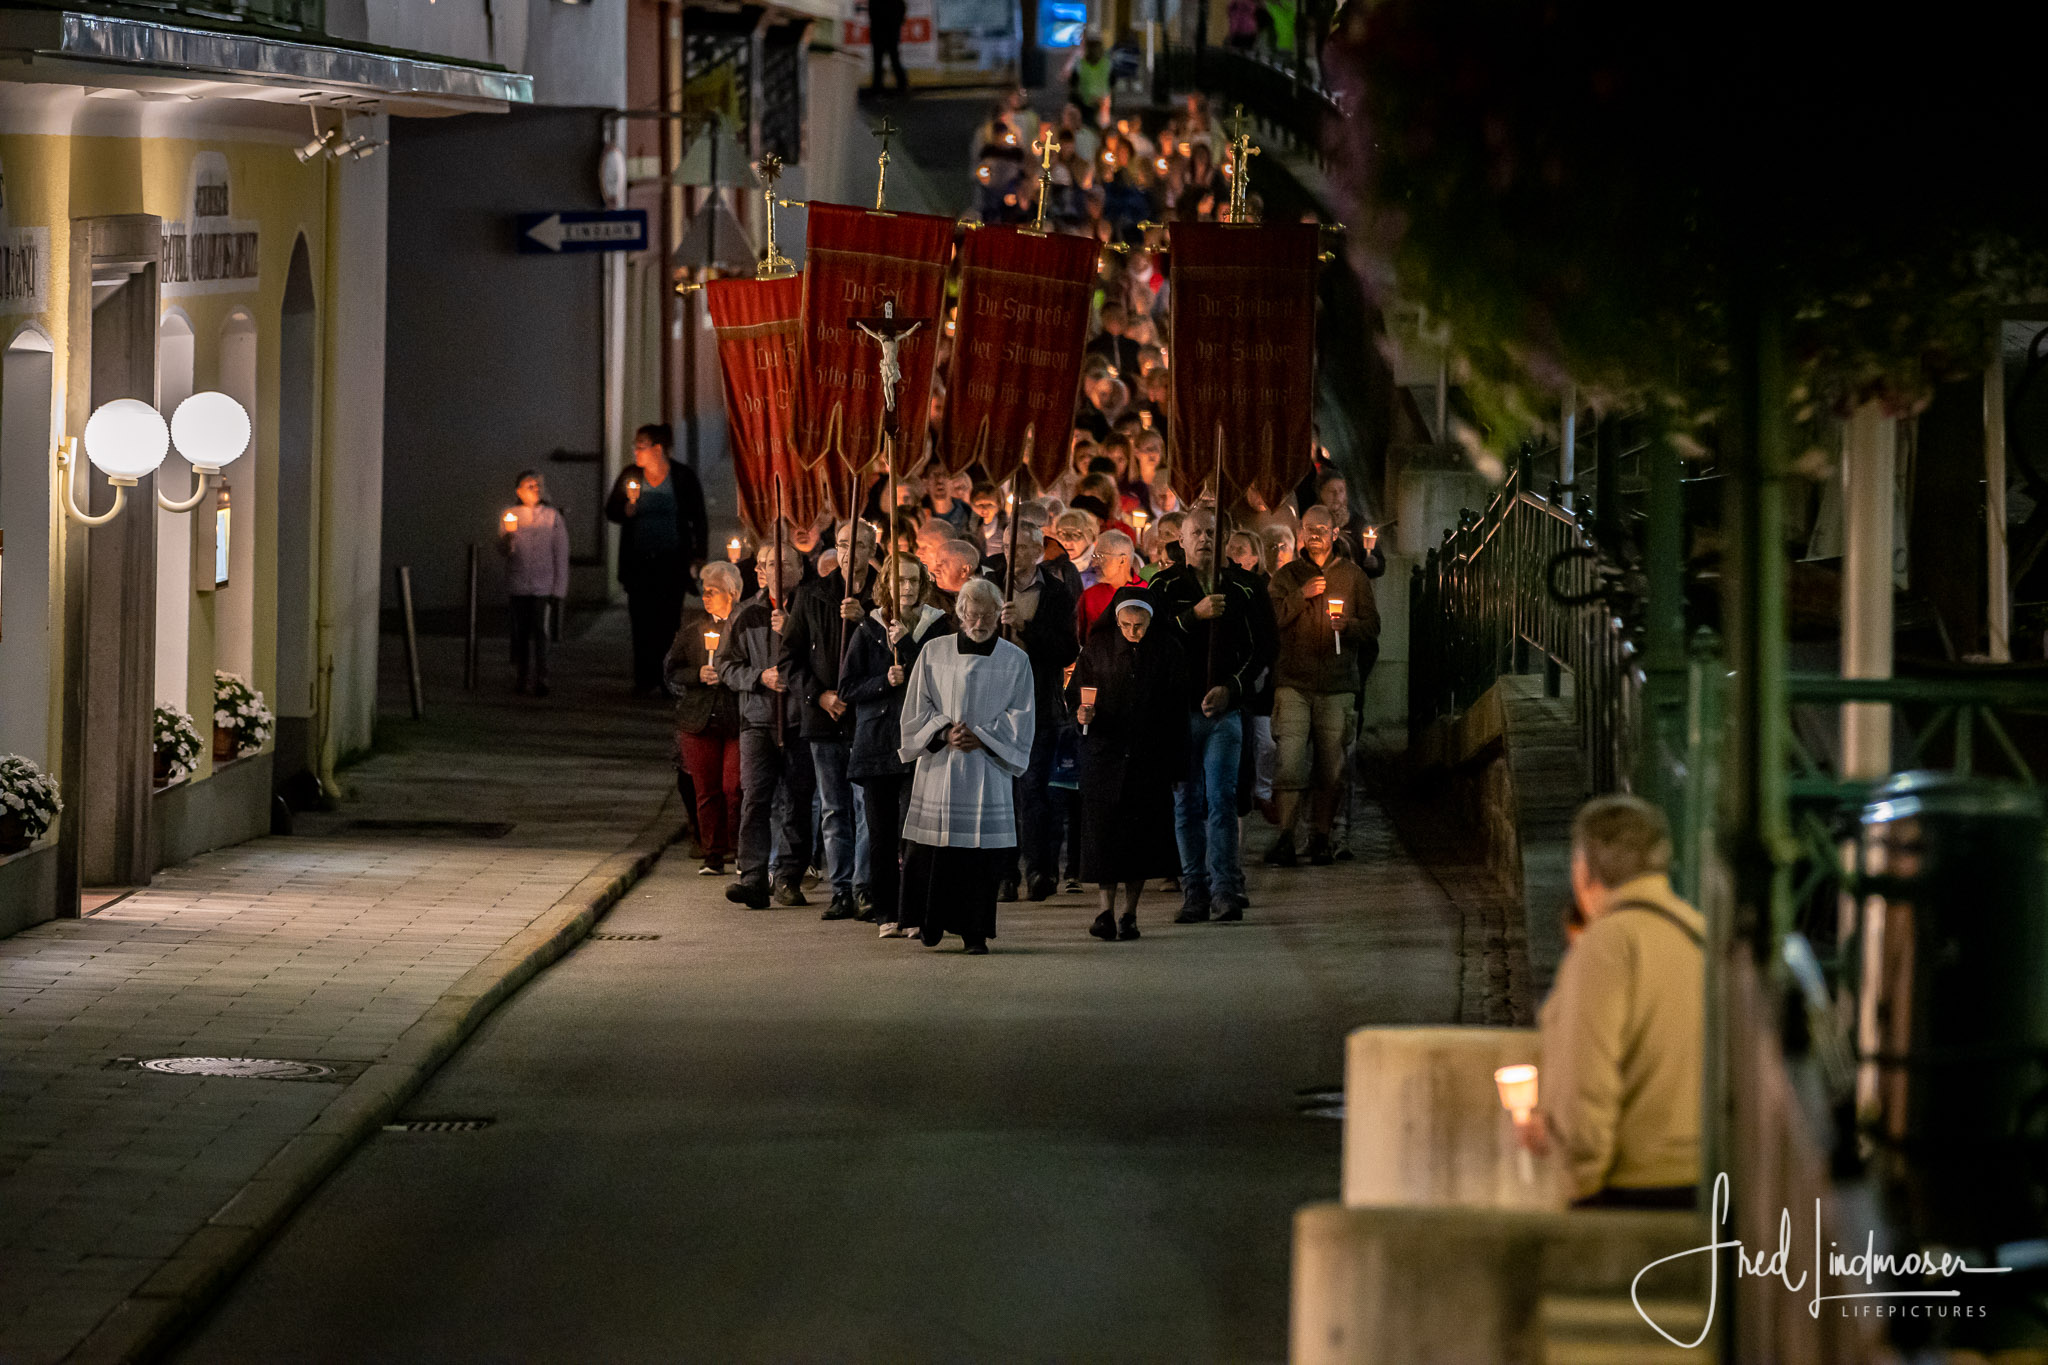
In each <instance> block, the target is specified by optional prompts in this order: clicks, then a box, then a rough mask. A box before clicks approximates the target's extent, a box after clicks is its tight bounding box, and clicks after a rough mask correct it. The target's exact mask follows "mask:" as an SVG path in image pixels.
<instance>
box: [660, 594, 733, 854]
mask: <svg viewBox="0 0 2048 1365" xmlns="http://www.w3.org/2000/svg"><path fill="white" fill-rule="evenodd" d="M739 588H740V582H739V570H737V569H735V568H734V567H733V566H732V565H730V564H726V563H716V564H706V565H705V566H704V577H703V592H704V610H702V611H696V612H691V613H690V614H689V615H688V616H685V617H684V618H683V624H682V629H681V630H678V631H677V632H676V638H675V643H674V644H672V645H670V646H669V650H668V659H667V661H666V663H665V665H664V669H663V671H664V672H665V673H666V674H667V676H668V690H669V691H671V692H673V693H674V694H675V698H676V762H677V766H678V767H679V768H680V770H681V773H682V774H683V775H685V776H687V777H688V778H689V783H688V787H689V792H688V796H689V797H690V798H691V799H693V800H694V801H695V803H696V815H697V839H698V842H699V843H701V844H702V845H703V847H704V866H702V867H701V868H699V869H698V870H697V871H698V875H699V876H703V877H716V876H722V875H724V873H725V863H726V859H728V858H731V857H732V856H734V854H735V853H736V852H737V851H738V841H739V832H740V797H741V791H740V708H739V699H738V697H736V696H735V695H734V694H733V690H732V689H731V688H729V687H727V686H726V685H725V684H724V683H722V682H720V681H719V680H718V670H716V669H715V668H713V667H712V666H711V655H712V650H711V649H707V648H706V645H707V644H713V643H715V641H716V640H717V639H718V638H719V637H722V636H723V635H724V634H725V632H726V630H727V622H729V621H730V620H731V619H732V613H733V608H734V606H735V605H736V604H737V603H738V602H739ZM684 785H685V784H683V783H681V782H678V783H677V786H678V788H681V787H683V786H684Z"/></svg>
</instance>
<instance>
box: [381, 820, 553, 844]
mask: <svg viewBox="0 0 2048 1365" xmlns="http://www.w3.org/2000/svg"><path fill="white" fill-rule="evenodd" d="M348 827H349V828H350V829H351V830H360V831H362V832H363V833H365V834H417V835H423V836H428V837H433V836H439V837H442V838H448V839H502V838H504V837H505V836H506V835H508V834H510V833H511V832H512V822H511V821H509V820H351V821H349V822H348Z"/></svg>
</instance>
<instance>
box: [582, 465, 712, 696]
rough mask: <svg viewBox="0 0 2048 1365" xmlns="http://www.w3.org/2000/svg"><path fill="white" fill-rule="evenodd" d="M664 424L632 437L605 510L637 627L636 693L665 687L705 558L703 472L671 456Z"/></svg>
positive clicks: (629, 610) (648, 693)
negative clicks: (672, 648)
mask: <svg viewBox="0 0 2048 1365" xmlns="http://www.w3.org/2000/svg"><path fill="white" fill-rule="evenodd" d="M672 439H673V438H672V437H671V436H670V434H669V429H668V427H666V426H663V425H654V426H644V427H642V428H640V430H639V432H638V433H637V434H636V435H635V436H634V437H633V463H632V464H629V465H627V466H626V467H625V468H624V469H622V470H620V471H619V477H618V478H617V479H615V480H613V482H612V492H611V496H610V497H609V498H606V499H605V504H604V514H605V516H606V518H607V519H609V520H611V521H614V522H616V523H618V525H619V527H620V531H621V534H620V536H619V583H620V585H621V586H623V587H624V588H625V590H626V615H627V618H628V620H630V621H631V623H632V627H633V692H634V694H635V695H636V696H643V697H644V696H651V695H653V694H654V693H656V692H658V691H660V690H661V682H662V657H663V651H664V650H666V649H667V648H668V645H669V641H670V640H672V639H674V638H675V633H676V627H677V625H678V624H679V623H680V622H681V620H682V615H683V594H684V591H685V590H686V589H687V587H688V586H689V582H690V574H691V572H692V571H693V570H694V569H695V568H696V566H697V565H699V564H702V563H703V562H704V538H705V527H706V522H705V519H704V489H703V487H702V486H701V485H700V484H699V483H698V482H697V474H696V471H695V470H693V469H691V468H690V467H689V466H688V465H685V464H676V463H674V462H673V461H672V460H670V458H669V445H670V442H671V440H672Z"/></svg>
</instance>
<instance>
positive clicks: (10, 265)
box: [0, 169, 50, 316]
mask: <svg viewBox="0 0 2048 1365" xmlns="http://www.w3.org/2000/svg"><path fill="white" fill-rule="evenodd" d="M49 306H50V230H49V229H48V228H46V227H22V228H18V227H14V226H13V225H12V224H11V222H10V220H9V218H8V215H7V174H6V171H5V170H4V169H0V316H5V315H7V314H10V313H40V312H42V311H43V310H44V309H46V308H48V307H49Z"/></svg>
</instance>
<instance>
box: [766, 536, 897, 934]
mask: <svg viewBox="0 0 2048 1365" xmlns="http://www.w3.org/2000/svg"><path fill="white" fill-rule="evenodd" d="M834 547H835V549H836V550H837V552H838V555H839V562H840V564H841V565H843V566H844V569H843V571H842V570H841V569H834V570H833V571H832V572H831V573H829V574H827V575H826V576H825V577H823V578H820V579H818V580H817V581H815V582H812V583H806V584H804V585H803V587H801V588H799V589H797V593H796V597H795V599H794V601H793V602H792V604H791V606H790V613H789V628H788V629H787V630H785V631H784V632H783V634H782V655H781V658H780V659H779V660H778V662H779V664H780V665H781V668H782V675H783V677H784V679H785V680H786V681H787V682H788V684H789V687H790V690H791V691H792V692H794V693H795V694H796V695H797V696H798V697H799V698H800V699H801V700H802V702H803V740H804V742H805V743H806V744H808V745H809V746H810V749H811V763H812V767H813V768H814V770H815V771H816V773H817V778H818V797H819V804H820V805H821V806H822V807H823V809H822V811H821V817H822V818H821V820H820V822H819V823H820V825H821V828H822V830H823V833H824V840H825V872H826V875H827V876H829V877H830V878H831V879H832V903H831V905H829V906H827V907H826V909H825V913H824V914H823V915H822V916H820V918H822V919H853V918H855V917H856V916H858V915H859V914H860V905H859V903H858V902H857V900H856V899H855V895H854V863H855V838H854V795H853V783H852V782H851V781H850V780H849V779H848V778H847V775H846V764H847V759H848V755H849V753H850V752H851V746H852V743H853V726H854V715H853V708H852V707H850V706H848V705H847V704H846V703H845V702H844V701H842V700H840V697H839V690H838V689H839V666H840V663H841V662H842V660H843V659H844V657H845V651H846V638H847V632H848V631H850V630H852V629H853V628H854V627H856V626H858V625H859V624H860V623H861V622H862V621H863V620H865V619H866V617H867V614H868V612H870V611H872V610H873V609H874V606H875V603H876V601H877V600H879V599H878V596H877V592H876V578H877V574H876V573H875V570H874V566H873V563H872V561H873V559H874V554H875V528H874V527H872V526H870V525H869V524H868V523H866V522H864V521H846V522H841V523H840V525H839V530H838V535H837V537H836V539H835V541H834ZM848 583H851V584H852V587H850V588H849V587H848V586H847V585H848Z"/></svg>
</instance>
